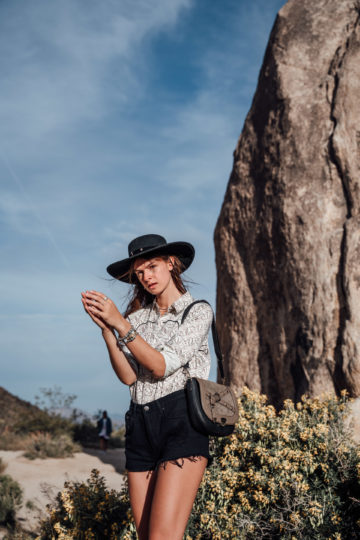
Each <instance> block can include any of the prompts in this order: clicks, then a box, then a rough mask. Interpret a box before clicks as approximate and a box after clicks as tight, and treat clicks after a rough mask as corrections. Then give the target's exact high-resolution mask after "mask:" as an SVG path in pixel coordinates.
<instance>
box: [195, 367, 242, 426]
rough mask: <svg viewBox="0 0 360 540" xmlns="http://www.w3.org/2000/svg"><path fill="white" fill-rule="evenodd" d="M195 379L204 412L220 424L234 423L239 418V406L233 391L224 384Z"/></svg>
mask: <svg viewBox="0 0 360 540" xmlns="http://www.w3.org/2000/svg"><path fill="white" fill-rule="evenodd" d="M196 380H197V382H198V384H199V390H200V400H201V405H202V408H203V409H204V412H205V414H206V415H207V416H208V417H209V418H210V419H212V421H213V422H218V423H219V424H222V425H224V426H225V425H229V424H236V422H237V421H238V419H239V407H238V403H237V398H236V396H235V393H234V391H233V390H232V389H231V388H230V387H229V386H225V385H224V384H219V383H215V382H212V381H207V380H205V379H198V378H197V377H196Z"/></svg>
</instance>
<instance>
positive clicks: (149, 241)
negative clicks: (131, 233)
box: [106, 234, 195, 283]
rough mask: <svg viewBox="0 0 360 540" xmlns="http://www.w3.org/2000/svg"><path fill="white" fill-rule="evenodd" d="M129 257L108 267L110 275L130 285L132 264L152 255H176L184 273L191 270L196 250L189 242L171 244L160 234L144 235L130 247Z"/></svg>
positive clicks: (136, 239) (135, 239)
mask: <svg viewBox="0 0 360 540" xmlns="http://www.w3.org/2000/svg"><path fill="white" fill-rule="evenodd" d="M128 251H129V257H128V258H127V259H123V260H121V261H117V262H114V263H112V264H110V265H109V266H108V267H107V269H106V270H107V271H108V273H109V274H110V275H111V276H112V277H114V278H116V279H119V280H120V281H124V282H125V283H129V278H130V276H129V270H130V267H131V264H132V263H133V262H134V261H135V260H136V259H139V258H142V257H144V258H145V259H147V258H150V257H151V255H153V256H154V257H155V256H156V255H174V256H176V257H178V258H179V259H180V262H181V263H182V270H181V271H182V272H184V271H185V270H186V269H187V268H189V266H190V264H191V263H192V262H193V260H194V257H195V249H194V247H193V246H192V245H191V244H189V243H188V242H170V243H169V244H168V243H167V241H166V240H165V238H164V237H163V236H160V235H159V234H144V235H143V236H138V237H137V238H134V240H132V241H131V242H130V244H129V246H128Z"/></svg>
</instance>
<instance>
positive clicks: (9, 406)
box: [0, 386, 43, 429]
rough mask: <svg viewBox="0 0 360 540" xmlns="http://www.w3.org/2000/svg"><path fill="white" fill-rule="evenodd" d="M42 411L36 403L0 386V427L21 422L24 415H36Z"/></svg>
mask: <svg viewBox="0 0 360 540" xmlns="http://www.w3.org/2000/svg"><path fill="white" fill-rule="evenodd" d="M42 412H43V411H40V409H39V408H38V407H36V405H32V403H30V402H29V401H24V400H23V399H20V398H18V397H17V396H14V395H13V394H10V392H8V391H7V390H5V388H2V386H0V429H1V427H4V426H8V427H11V426H14V425H16V424H18V423H19V422H22V420H23V419H24V418H25V417H29V416H34V415H38V414H41V413H42Z"/></svg>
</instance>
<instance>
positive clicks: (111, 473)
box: [0, 449, 125, 538]
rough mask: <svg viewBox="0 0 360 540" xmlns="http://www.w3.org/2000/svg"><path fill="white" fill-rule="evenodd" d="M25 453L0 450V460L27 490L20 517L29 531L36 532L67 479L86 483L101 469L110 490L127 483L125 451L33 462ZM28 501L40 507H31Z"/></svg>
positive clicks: (93, 451)
mask: <svg viewBox="0 0 360 540" xmlns="http://www.w3.org/2000/svg"><path fill="white" fill-rule="evenodd" d="M22 454H23V452H22V451H16V452H15V451H5V450H0V458H1V459H2V460H3V462H4V463H6V464H7V467H6V469H5V471H4V474H9V475H10V476H12V477H13V478H14V480H16V481H17V482H19V484H20V485H21V487H22V489H23V506H22V508H21V510H19V512H18V514H17V516H18V518H19V521H20V523H21V524H22V526H23V527H24V528H25V529H28V530H36V527H37V524H38V520H39V518H40V517H41V515H42V516H44V513H45V510H46V504H48V503H49V502H51V499H53V498H54V496H56V494H57V493H58V491H60V490H61V489H62V488H63V486H64V482H65V481H66V480H78V481H81V480H86V479H87V478H89V476H90V473H91V470H92V469H98V470H99V471H100V474H101V475H102V476H104V478H105V480H106V485H107V486H108V487H109V488H112V489H116V490H120V489H121V486H122V484H123V474H122V472H123V471H124V464H125V458H124V451H123V450H122V449H116V450H108V451H107V452H106V453H105V452H100V451H99V450H93V449H91V450H86V453H85V452H79V453H77V454H74V457H72V458H65V459H35V460H29V459H26V458H25V457H23V455H22ZM27 501H31V503H32V504H33V505H34V506H35V507H36V508H33V509H29V508H27V507H26V506H25V504H26V502H27ZM1 537H2V535H1V533H0V538H1Z"/></svg>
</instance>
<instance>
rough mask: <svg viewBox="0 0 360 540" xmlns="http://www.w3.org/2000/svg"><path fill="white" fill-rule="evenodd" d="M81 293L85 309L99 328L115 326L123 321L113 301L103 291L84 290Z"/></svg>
mask: <svg viewBox="0 0 360 540" xmlns="http://www.w3.org/2000/svg"><path fill="white" fill-rule="evenodd" d="M81 294H82V302H83V305H84V309H85V311H86V312H87V313H88V314H89V315H90V317H91V318H92V319H93V321H94V322H95V323H96V324H97V325H98V326H100V328H115V327H116V328H117V327H119V326H121V323H122V322H123V321H125V319H124V317H123V316H122V315H121V313H120V312H119V310H118V308H117V307H116V306H115V304H114V302H113V301H112V300H110V298H108V297H107V296H105V295H104V294H103V293H99V292H97V291H86V292H85V293H81Z"/></svg>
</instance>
